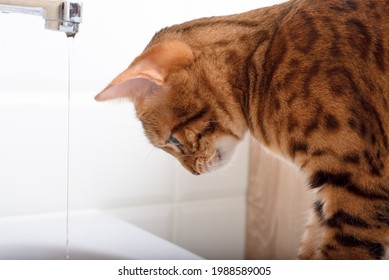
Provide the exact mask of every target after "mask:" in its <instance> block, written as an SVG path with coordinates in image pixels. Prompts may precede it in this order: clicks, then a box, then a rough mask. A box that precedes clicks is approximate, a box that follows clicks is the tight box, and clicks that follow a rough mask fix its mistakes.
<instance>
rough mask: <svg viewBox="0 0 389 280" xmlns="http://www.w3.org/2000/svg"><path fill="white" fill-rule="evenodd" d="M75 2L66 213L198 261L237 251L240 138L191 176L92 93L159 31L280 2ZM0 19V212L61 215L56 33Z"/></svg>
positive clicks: (33, 20)
mask: <svg viewBox="0 0 389 280" xmlns="http://www.w3.org/2000/svg"><path fill="white" fill-rule="evenodd" d="M83 2H84V12H85V13H84V21H83V23H82V25H81V32H80V34H78V35H77V36H76V38H75V40H74V56H73V57H74V61H73V65H74V68H73V89H74V90H73V92H72V107H71V165H70V171H71V172H70V175H71V176H70V207H71V209H72V210H80V209H88V208H99V209H104V210H107V211H111V212H112V213H114V214H115V215H117V216H119V217H122V218H124V219H126V220H127V221H130V222H132V223H135V224H137V225H139V226H140V227H143V228H145V229H147V230H149V231H151V232H153V233H155V234H157V235H159V236H162V237H164V238H166V239H168V240H171V241H173V242H176V243H177V244H180V245H182V246H183V247H185V248H188V249H190V250H193V251H194V252H196V253H198V254H199V255H201V256H203V257H206V258H241V257H242V256H243V243H244V234H243V230H244V216H245V215H244V213H245V210H244V209H245V203H244V201H245V199H244V196H245V193H246V181H247V153H248V144H247V141H246V142H245V143H244V144H242V145H241V146H240V147H239V148H238V150H237V151H236V157H235V159H234V160H233V162H232V166H230V167H229V168H227V169H225V170H222V171H219V172H217V173H215V174H211V175H206V176H201V177H194V176H192V175H190V174H187V173H186V171H184V170H183V169H182V168H181V167H180V166H179V165H178V164H177V162H176V161H175V159H174V158H172V157H170V156H169V155H166V154H164V153H163V152H161V151H158V150H156V149H154V148H153V147H152V146H151V145H150V144H148V143H147V140H146V139H145V137H144V136H143V132H142V130H141V128H140V125H139V123H138V122H137V121H136V120H135V119H134V116H133V115H134V112H133V109H132V108H131V106H130V105H129V104H116V103H112V104H97V103H95V102H94V100H93V97H94V95H95V94H97V92H98V91H99V90H101V89H102V88H104V86H105V85H106V84H107V83H108V82H109V81H110V80H111V79H112V78H113V77H114V75H115V74H117V73H118V72H119V71H121V70H122V69H124V68H125V67H127V65H128V64H129V63H130V61H131V60H132V59H133V58H134V57H135V56H136V55H137V54H139V52H140V51H142V49H143V48H144V46H145V45H146V44H147V42H148V40H149V39H150V37H151V36H152V35H153V34H154V33H155V32H156V31H157V30H158V29H160V28H162V27H164V26H167V25H171V24H174V23H179V22H182V21H186V20H189V19H193V18H199V17H203V16H210V15H218V14H228V13H236V12H241V11H245V10H249V9H252V8H257V7H259V6H265V5H269V4H274V3H277V2H282V1H279V0H278V1H277V0H269V1H261V3H259V2H258V1H244V2H236V1H233V0H228V1H227V0H223V1H221V0H220V1H216V0H215V1H211V2H210V1H185V4H184V2H182V1H176V0H169V1H156V0H144V1H141V2H139V1H138V2H132V1H126V0H112V1H110V4H109V5H106V3H104V2H103V1H92V0H84V1H83ZM117 7H120V8H117ZM150 7H153V8H152V9H150ZM161 11H162V12H161ZM150 18H152V19H153V20H150ZM0 26H7V28H3V29H2V43H1V44H0V60H1V65H0V194H1V195H0V216H13V215H23V214H25V213H29V214H33V213H42V212H53V211H63V210H65V207H66V200H65V197H66V139H67V135H66V132H67V128H66V125H67V119H66V111H67V108H66V103H67V94H66V89H67V88H66V86H67V68H66V67H67V44H66V38H65V36H64V35H63V34H60V33H55V32H50V31H46V30H44V29H43V26H44V22H43V20H42V19H40V18H38V17H33V16H30V17H28V16H24V15H8V14H7V15H5V14H0ZM140 27H141V28H140Z"/></svg>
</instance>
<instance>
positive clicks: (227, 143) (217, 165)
mask: <svg viewBox="0 0 389 280" xmlns="http://www.w3.org/2000/svg"><path fill="white" fill-rule="evenodd" d="M238 143H239V141H238V140H237V139H236V138H234V137H232V136H224V137H222V138H220V139H219V140H217V142H216V143H215V146H216V149H215V155H214V156H213V158H212V160H210V161H209V162H208V164H207V167H208V168H207V169H208V172H212V171H215V170H219V169H221V168H223V167H225V166H227V165H228V163H229V162H230V160H231V159H232V156H233V155H234V151H235V148H236V146H237V145H238Z"/></svg>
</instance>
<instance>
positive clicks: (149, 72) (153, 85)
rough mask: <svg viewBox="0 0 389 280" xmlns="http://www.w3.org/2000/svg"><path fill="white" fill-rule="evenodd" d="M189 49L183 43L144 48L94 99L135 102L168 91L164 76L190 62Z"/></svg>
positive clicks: (190, 53) (191, 59)
mask: <svg viewBox="0 0 389 280" xmlns="http://www.w3.org/2000/svg"><path fill="white" fill-rule="evenodd" d="M193 59H194V56H193V52H192V49H191V48H190V47H189V46H188V45H187V44H185V43H182V42H178V41H173V42H167V43H159V44H157V45H154V46H152V47H150V48H149V49H147V50H146V51H145V52H144V53H143V54H141V55H140V56H139V57H137V58H136V59H135V60H134V62H133V63H132V64H131V65H130V66H129V67H128V68H127V69H126V70H124V71H123V72H122V73H121V74H119V76H117V77H116V78H115V79H114V80H113V81H112V82H111V83H110V84H109V85H108V86H107V87H106V88H105V89H104V90H103V91H102V92H101V93H99V94H98V95H97V96H96V97H95V99H96V100H97V101H105V100H110V99H116V98H128V99H130V100H131V101H137V100H139V99H141V98H145V97H147V96H150V95H153V94H158V93H160V92H163V91H164V90H166V89H167V88H168V85H167V84H166V80H167V77H168V76H169V75H170V74H171V73H173V72H175V71H177V70H179V69H181V68H182V67H185V66H188V65H189V64H191V63H192V62H193Z"/></svg>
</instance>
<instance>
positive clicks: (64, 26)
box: [0, 0, 82, 37]
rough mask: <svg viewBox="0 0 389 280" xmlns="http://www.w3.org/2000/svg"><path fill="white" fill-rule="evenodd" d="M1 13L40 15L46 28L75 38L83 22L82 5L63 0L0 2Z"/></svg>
mask: <svg viewBox="0 0 389 280" xmlns="http://www.w3.org/2000/svg"><path fill="white" fill-rule="evenodd" d="M0 12H6V13H23V14H30V15H38V16H41V17H43V19H44V20H45V27H46V28H47V29H51V30H58V31H62V32H65V33H66V35H67V36H68V37H74V36H75V35H76V34H77V32H78V28H79V24H80V23H81V21H82V3H80V2H76V1H63V0H0Z"/></svg>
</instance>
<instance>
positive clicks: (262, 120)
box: [96, 0, 389, 259]
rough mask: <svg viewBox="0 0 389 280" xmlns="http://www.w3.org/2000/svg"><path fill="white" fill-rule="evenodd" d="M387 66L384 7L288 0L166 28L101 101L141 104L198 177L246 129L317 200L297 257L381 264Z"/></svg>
mask: <svg viewBox="0 0 389 280" xmlns="http://www.w3.org/2000/svg"><path fill="white" fill-rule="evenodd" d="M388 67H389V1H384V0H374V1H373V0H363V1H362V0H361V1H357V0H326V1H322V0H292V1H289V2H286V3H283V4H281V5H276V6H273V7H268V8H263V9H258V10H254V11H250V12H247V13H243V14H236V15H231V16H224V17H213V18H203V19H198V20H194V21H190V22H186V23H183V24H179V25H175V26H172V27H169V28H165V29H163V30H161V31H160V32H158V33H157V34H156V35H155V36H154V38H153V39H152V40H151V42H150V43H149V45H148V46H147V48H146V49H145V51H144V52H143V53H142V54H141V55H140V56H139V57H138V58H136V59H135V60H134V62H133V63H132V64H131V65H130V66H129V68H128V69H126V70H125V71H124V72H123V73H121V74H120V75H119V76H118V77H117V78H116V79H115V80H114V81H113V82H112V83H111V84H110V85H109V86H108V87H107V88H106V89H105V90H104V91H103V92H102V93H100V94H99V95H98V96H97V97H96V99H97V100H108V99H112V98H128V99H130V100H131V101H132V102H134V104H135V108H136V111H137V115H138V117H139V119H140V120H141V121H142V123H143V126H144V129H145V133H146V135H147V136H148V137H149V139H150V141H151V143H153V144H154V145H155V146H157V147H159V148H161V149H164V150H165V151H167V152H169V153H171V154H172V155H173V156H175V157H176V158H177V159H178V160H179V161H180V162H181V163H182V165H183V166H184V167H185V168H187V169H188V170H189V171H190V172H192V173H193V174H196V175H199V174H202V173H206V172H209V171H212V170H213V169H215V168H217V167H219V166H220V165H222V164H224V162H225V161H227V160H228V158H229V156H230V154H231V151H232V150H233V147H234V146H235V144H236V143H237V142H238V141H239V140H241V139H242V137H243V135H244V134H245V132H246V131H249V132H250V133H251V134H252V135H253V136H254V137H255V138H256V139H257V140H258V141H260V142H261V143H262V144H263V145H265V146H266V147H267V148H268V149H270V150H271V151H273V152H274V153H276V154H278V155H281V156H282V157H284V158H286V159H288V160H290V161H292V162H293V163H294V164H295V165H297V166H299V167H300V168H301V170H302V172H304V173H305V174H306V175H307V176H308V178H309V187H310V188H311V189H312V191H313V192H315V195H316V199H315V203H314V205H313V209H312V219H311V223H310V224H309V225H308V226H307V230H306V232H305V234H304V237H303V242H302V246H301V249H300V253H299V256H298V257H299V258H301V259H381V258H382V257H383V255H384V254H385V251H386V247H387V246H388V244H389V210H388V209H389V153H388V151H389V150H388V149H389V142H388V132H389V112H388V110H389V107H388V101H389V100H388V99H389V72H388V71H389V69H388ZM172 137H173V138H172ZM172 139H173V140H174V141H172ZM290 218H291V219H292V218H293V217H290Z"/></svg>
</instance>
